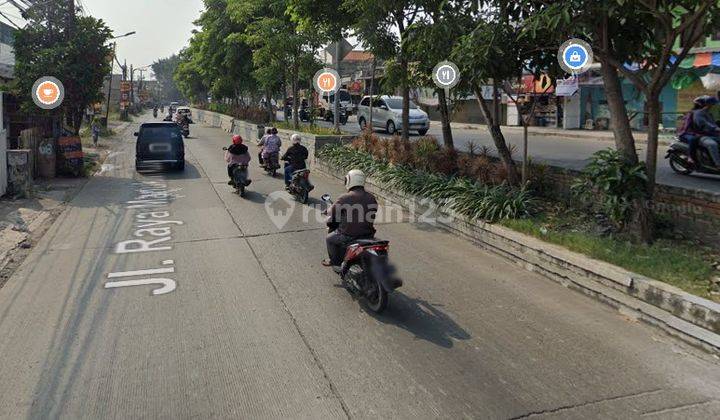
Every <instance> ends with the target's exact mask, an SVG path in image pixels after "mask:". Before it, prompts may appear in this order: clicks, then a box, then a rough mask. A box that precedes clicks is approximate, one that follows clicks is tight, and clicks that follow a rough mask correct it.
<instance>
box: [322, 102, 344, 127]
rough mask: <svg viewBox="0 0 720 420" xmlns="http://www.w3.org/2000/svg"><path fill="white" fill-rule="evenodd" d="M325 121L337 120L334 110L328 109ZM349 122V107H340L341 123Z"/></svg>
mask: <svg viewBox="0 0 720 420" xmlns="http://www.w3.org/2000/svg"><path fill="white" fill-rule="evenodd" d="M325 121H328V122H333V121H335V117H334V115H333V112H332V110H328V111H326V112H325ZM347 122H348V112H347V108H345V107H344V106H341V107H340V124H342V125H345V124H347Z"/></svg>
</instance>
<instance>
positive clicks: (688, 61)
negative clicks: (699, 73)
mask: <svg viewBox="0 0 720 420" xmlns="http://www.w3.org/2000/svg"><path fill="white" fill-rule="evenodd" d="M675 60H676V58H675V57H671V58H670V62H672V63H675ZM707 67H718V68H720V52H699V53H694V54H689V55H688V56H687V57H685V59H684V60H683V61H682V62H681V63H680V68H681V69H685V70H690V69H701V68H707Z"/></svg>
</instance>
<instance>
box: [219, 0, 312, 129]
mask: <svg viewBox="0 0 720 420" xmlns="http://www.w3.org/2000/svg"><path fill="white" fill-rule="evenodd" d="M229 1H230V7H229V9H228V10H229V12H230V13H229V16H230V17H231V19H232V20H233V21H234V22H236V23H240V24H241V26H244V36H243V37H242V39H243V40H244V42H246V43H247V45H248V46H249V47H250V48H251V49H252V52H253V63H254V65H255V69H256V71H255V72H254V75H255V77H258V78H260V79H259V80H260V84H261V85H262V86H263V87H264V88H265V89H266V90H267V89H270V88H272V87H273V86H276V85H277V81H278V80H282V79H283V78H284V79H285V80H287V81H288V82H289V84H290V86H291V89H292V95H293V125H294V126H295V127H296V128H297V127H299V126H300V120H299V113H298V108H299V100H298V93H299V90H300V86H301V77H302V76H303V74H304V73H307V72H308V71H311V70H312V68H313V66H314V65H315V63H316V62H315V59H314V56H315V50H316V49H317V48H318V46H319V37H318V36H317V34H314V33H310V32H305V31H301V30H299V28H298V23H297V22H296V21H294V20H293V19H292V18H291V15H290V14H289V13H287V10H288V0H229ZM266 66H267V67H268V68H266ZM269 69H271V70H270V71H269ZM280 69H284V74H282V73H276V71H280Z"/></svg>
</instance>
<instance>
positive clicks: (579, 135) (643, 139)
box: [430, 121, 674, 144]
mask: <svg viewBox="0 0 720 420" xmlns="http://www.w3.org/2000/svg"><path fill="white" fill-rule="evenodd" d="M430 125H431V126H436V127H440V121H431V122H430ZM450 126H451V127H452V128H453V129H458V130H463V129H464V130H487V126H486V125H485V124H471V123H457V122H453V123H450ZM501 128H502V131H503V133H522V132H523V127H522V126H510V125H503V126H502V127H501ZM528 133H529V134H531V135H533V136H547V137H564V138H575V139H595V140H606V141H614V140H615V137H614V134H613V132H612V131H610V130H580V129H573V130H565V129H562V128H555V127H528ZM633 136H634V137H635V140H636V141H637V142H638V143H647V133H646V132H644V131H633ZM673 136H674V133H670V132H667V133H660V139H659V143H660V144H670V143H671V142H672V138H673Z"/></svg>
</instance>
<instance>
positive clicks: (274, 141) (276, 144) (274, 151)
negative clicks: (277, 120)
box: [262, 127, 282, 165]
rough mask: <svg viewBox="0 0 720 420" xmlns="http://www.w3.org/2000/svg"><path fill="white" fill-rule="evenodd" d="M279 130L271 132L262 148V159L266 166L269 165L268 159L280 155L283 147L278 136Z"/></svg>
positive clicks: (273, 129) (275, 129) (274, 129)
mask: <svg viewBox="0 0 720 420" xmlns="http://www.w3.org/2000/svg"><path fill="white" fill-rule="evenodd" d="M277 133H278V131H277V128H274V127H273V128H272V129H271V130H270V135H269V136H267V137H266V138H265V142H264V143H263V148H262V159H263V162H264V164H265V165H267V164H268V159H269V158H271V156H272V155H278V154H279V153H280V147H282V140H280V137H278V135H277Z"/></svg>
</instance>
